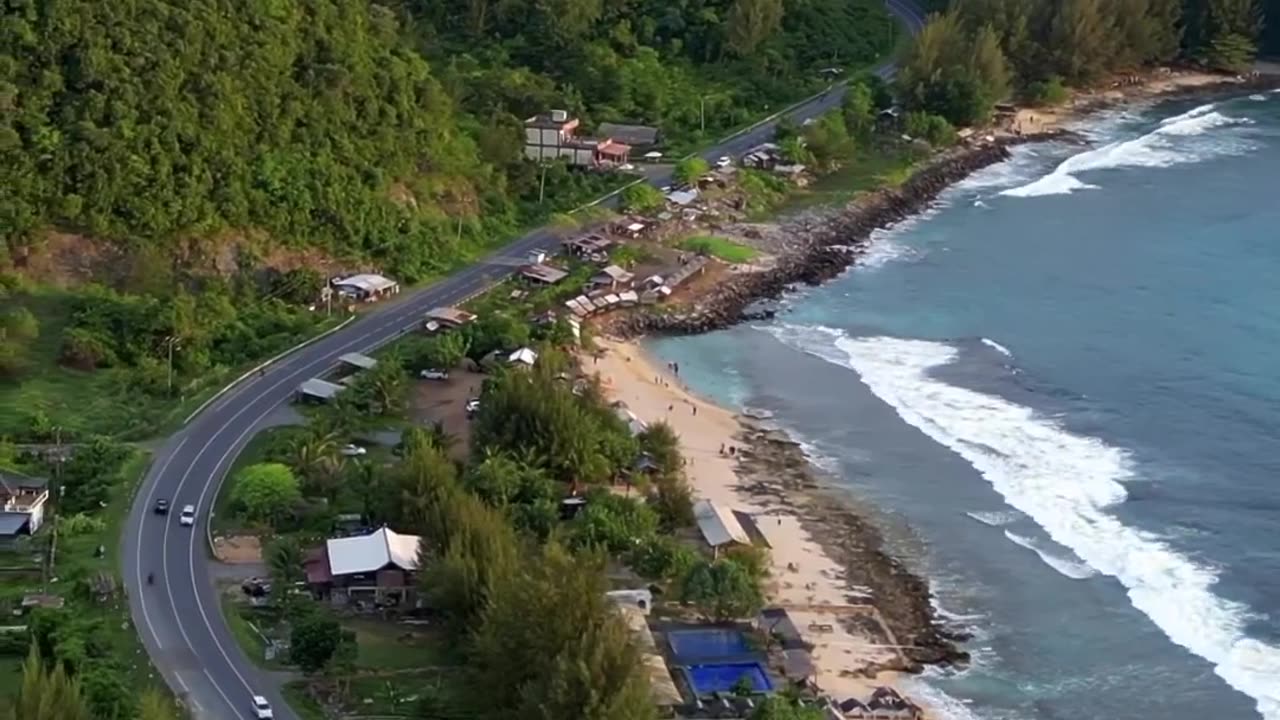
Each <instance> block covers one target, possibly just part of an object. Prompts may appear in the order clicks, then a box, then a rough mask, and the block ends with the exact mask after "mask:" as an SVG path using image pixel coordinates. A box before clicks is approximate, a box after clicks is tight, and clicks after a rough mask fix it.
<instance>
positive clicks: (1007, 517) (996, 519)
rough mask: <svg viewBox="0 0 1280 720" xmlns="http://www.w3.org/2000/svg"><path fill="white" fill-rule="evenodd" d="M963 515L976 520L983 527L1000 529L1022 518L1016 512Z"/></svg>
mask: <svg viewBox="0 0 1280 720" xmlns="http://www.w3.org/2000/svg"><path fill="white" fill-rule="evenodd" d="M965 515H968V516H969V517H971V518H973V519H974V520H977V521H978V522H980V523H982V524H983V525H990V526H991V527H1000V526H1002V525H1008V524H1009V523H1011V522H1013V521H1014V520H1017V519H1018V518H1020V517H1022V514H1021V513H1019V512H1018V511H1016V510H996V511H991V512H967V513H965Z"/></svg>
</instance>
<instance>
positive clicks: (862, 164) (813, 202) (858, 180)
mask: <svg viewBox="0 0 1280 720" xmlns="http://www.w3.org/2000/svg"><path fill="white" fill-rule="evenodd" d="M926 155H927V152H926V151H921V150H919V149H915V148H912V147H908V146H902V145H886V144H885V143H883V142H876V143H874V144H873V146H872V147H868V148H860V149H859V150H858V152H857V154H856V155H855V156H854V157H853V158H852V159H850V160H849V161H848V162H846V163H845V164H844V165H843V166H841V167H840V169H839V170H836V171H835V172H833V173H831V174H829V175H823V176H822V177H820V178H818V179H817V180H816V181H815V182H814V183H813V184H812V185H810V186H809V187H807V188H804V189H801V190H797V191H795V192H794V193H792V194H791V196H790V197H788V199H787V201H786V203H784V204H783V206H782V207H781V208H780V210H781V211H783V212H788V211H795V210H801V209H804V208H807V207H815V206H818V205H843V204H844V203H847V202H849V201H850V200H852V199H853V198H854V197H856V196H857V195H858V194H859V193H863V192H868V191H871V190H877V189H879V188H884V187H897V186H899V185H901V184H902V183H904V182H906V180H907V178H909V177H911V172H912V170H913V169H914V168H915V165H916V163H917V162H919V161H920V160H921V159H923V157H925V156H926Z"/></svg>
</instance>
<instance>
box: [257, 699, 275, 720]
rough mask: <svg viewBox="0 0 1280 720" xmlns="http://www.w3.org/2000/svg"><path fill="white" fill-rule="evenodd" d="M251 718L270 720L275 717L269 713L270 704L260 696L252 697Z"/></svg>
mask: <svg viewBox="0 0 1280 720" xmlns="http://www.w3.org/2000/svg"><path fill="white" fill-rule="evenodd" d="M253 716H254V717H255V718H257V720H271V718H274V717H275V715H273V714H272V713H271V703H269V702H267V699H266V698H264V697H262V696H261V695H254V696H253Z"/></svg>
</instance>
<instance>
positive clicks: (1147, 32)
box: [897, 0, 1280, 124]
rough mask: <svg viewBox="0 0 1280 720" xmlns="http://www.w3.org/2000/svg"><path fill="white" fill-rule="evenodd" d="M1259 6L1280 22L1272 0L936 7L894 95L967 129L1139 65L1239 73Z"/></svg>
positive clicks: (1259, 22)
mask: <svg viewBox="0 0 1280 720" xmlns="http://www.w3.org/2000/svg"><path fill="white" fill-rule="evenodd" d="M1264 5H1265V11H1269V14H1270V15H1271V16H1272V17H1275V18H1276V22H1277V23H1280V2H1276V0H1265V2H1261V1H1259V0H1060V1H1054V0H950V2H943V1H941V0H938V1H935V2H933V3H932V7H933V8H934V9H936V10H940V12H938V13H936V14H935V15H933V16H932V17H931V19H930V22H929V24H928V25H927V26H926V27H925V29H924V30H923V31H922V32H921V33H920V34H919V36H917V38H916V39H915V42H914V43H913V44H912V46H911V49H910V50H909V51H908V52H907V53H906V55H905V57H904V59H903V62H902V68H901V72H900V73H899V76H898V78H897V81H898V89H899V95H900V97H901V99H902V101H903V102H904V104H905V105H906V106H907V107H908V108H909V109H913V110H922V111H927V112H930V113H936V114H938V115H941V116H943V117H945V118H946V119H947V120H949V121H950V122H952V123H956V124H970V123H974V122H979V121H982V120H985V119H986V118H987V116H988V115H989V114H990V112H991V110H992V107H993V105H994V104H995V103H996V102H997V101H999V100H1002V99H1004V98H1005V97H1006V96H1008V95H1009V94H1010V93H1011V92H1012V93H1015V94H1017V95H1020V96H1022V97H1025V98H1026V99H1028V100H1031V101H1041V100H1045V101H1057V100H1060V99H1061V98H1062V97H1063V96H1064V94H1065V87H1066V86H1068V85H1082V84H1087V83H1090V82H1093V81H1096V80H1099V79H1101V78H1102V77H1103V76H1105V75H1107V74H1109V73H1116V72H1123V71H1128V70H1136V69H1139V68H1141V67H1143V66H1151V65H1155V64H1161V63H1170V62H1174V61H1183V62H1187V63H1193V64H1197V65H1200V66H1203V67H1205V68H1208V69H1212V70H1221V71H1228V72H1244V71H1247V70H1248V69H1249V68H1250V66H1251V65H1252V63H1253V61H1254V58H1255V57H1256V56H1257V54H1258V52H1259V51H1260V49H1262V48H1260V45H1259V43H1260V42H1261V41H1262V40H1263V38H1264V36H1263V29H1264V27H1265V25H1266V23H1265V19H1266V15H1267V12H1265V11H1264ZM1266 37H1267V39H1268V40H1270V41H1272V42H1275V39H1276V35H1275V33H1274V32H1273V33H1272V34H1271V35H1269V36H1266Z"/></svg>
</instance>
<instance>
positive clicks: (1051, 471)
mask: <svg viewBox="0 0 1280 720" xmlns="http://www.w3.org/2000/svg"><path fill="white" fill-rule="evenodd" d="M774 332H775V334H776V335H777V336H778V337H779V339H781V340H783V342H787V343H789V344H792V345H793V346H794V347H797V348H799V349H802V350H804V351H806V352H809V353H811V354H813V355H815V356H817V357H820V358H823V359H825V360H827V361H829V362H831V363H833V364H837V365H842V366H844V367H848V368H851V369H853V370H855V371H856V372H857V373H858V374H859V376H860V377H861V379H862V381H863V382H864V383H865V384H866V385H867V387H868V388H870V389H871V391H872V392H873V393H874V394H875V395H876V396H878V397H879V398H880V399H881V400H883V401H884V402H886V403H887V404H889V405H890V406H891V407H893V408H894V410H895V411H896V412H897V413H898V415H899V416H900V417H902V419H903V420H905V421H906V422H908V423H909V424H911V425H913V426H915V427H916V428H918V429H919V430H920V431H921V432H923V433H925V434H926V435H928V436H929V437H931V438H933V439H934V440H935V441H937V442H939V443H941V444H942V445H945V446H946V447H949V448H951V449H952V450H953V451H954V452H955V453H956V454H958V455H960V456H961V457H963V458H965V459H966V460H967V461H968V462H969V463H970V464H972V465H973V466H974V468H976V469H977V470H978V471H979V472H980V473H981V474H982V476H983V477H984V478H985V479H986V480H987V481H988V482H990V483H991V485H992V487H993V488H994V489H995V490H996V491H997V492H998V493H1000V495H1001V496H1003V497H1004V499H1005V501H1006V502H1008V503H1009V504H1010V505H1011V506H1012V507H1014V508H1017V509H1018V510H1020V511H1021V512H1023V513H1025V514H1026V515H1028V516H1029V517H1031V519H1033V520H1034V521H1035V522H1036V523H1037V524H1038V525H1040V527H1042V528H1043V529H1044V530H1045V532H1046V533H1047V534H1048V536H1049V537H1050V538H1051V539H1052V540H1053V541H1054V542H1056V543H1058V544H1059V545H1062V546H1063V547H1066V548H1068V549H1070V550H1071V551H1072V552H1074V553H1075V554H1076V555H1077V556H1078V557H1079V558H1080V559H1081V560H1083V561H1084V562H1085V563H1087V564H1088V565H1089V566H1090V567H1092V568H1094V569H1095V570H1097V571H1098V572H1101V573H1103V574H1105V575H1109V576H1111V577H1114V578H1116V580H1118V581H1119V582H1120V583H1121V584H1122V585H1123V586H1124V587H1125V588H1126V589H1127V591H1128V596H1129V601H1130V602H1131V603H1132V604H1133V606H1134V607H1135V608H1137V609H1138V610H1139V611H1141V612H1142V613H1144V614H1145V615H1146V616H1147V617H1149V618H1150V619H1151V621H1152V622H1154V623H1155V625H1156V626H1157V627H1159V628H1160V629H1161V630H1162V631H1163V632H1164V633H1165V635H1167V636H1168V637H1169V639H1171V640H1172V641H1173V642H1175V643H1177V644H1178V645H1181V646H1182V647H1184V648H1186V649H1187V650H1189V651H1191V652H1193V653H1195V654H1196V655H1198V656H1200V657H1202V658H1204V659H1205V660H1208V661H1209V662H1210V663H1212V664H1213V665H1214V671H1215V672H1216V673H1217V674H1218V675H1219V676H1220V677H1221V678H1222V679H1223V680H1225V681H1226V682H1227V684H1229V685H1230V686H1231V687H1233V688H1235V689H1236V690H1238V691H1240V692H1242V693H1244V694H1246V695H1249V696H1250V697H1252V698H1253V699H1254V700H1255V701H1256V703H1257V708H1258V712H1259V713H1260V714H1261V715H1262V716H1263V717H1264V718H1265V719H1266V720H1280V648H1278V647H1276V646H1273V645H1268V644H1266V643H1264V642H1261V641H1259V640H1255V639H1253V638H1250V637H1248V636H1246V635H1245V634H1244V632H1245V623H1246V621H1247V620H1248V619H1249V610H1248V608H1246V607H1245V606H1243V605H1241V604H1240V603H1236V602H1233V601H1230V600H1227V599H1224V598H1221V597H1219V596H1217V595H1215V594H1214V592H1213V586H1214V584H1215V583H1216V582H1217V579H1218V578H1217V575H1216V573H1215V572H1214V571H1213V569H1211V568H1209V567H1206V566H1204V565H1201V564H1199V563H1196V562H1195V561H1193V560H1191V559H1189V558H1187V557H1185V556H1183V555H1181V554H1179V553H1178V552H1176V551H1175V550H1174V549H1173V548H1171V547H1170V546H1169V545H1168V544H1167V543H1166V542H1165V541H1164V540H1162V539H1161V538H1159V537H1157V536H1155V535H1153V534H1151V533H1148V532H1145V531H1143V530H1140V529H1137V528H1133V527H1130V526H1127V525H1125V524H1124V523H1122V522H1120V521H1119V520H1118V519H1117V518H1116V517H1115V516H1114V515H1112V514H1111V513H1110V512H1108V511H1107V508H1108V507H1109V506H1111V505H1115V504H1117V503H1121V502H1123V501H1124V500H1125V498H1126V493H1125V489H1124V486H1123V485H1122V483H1123V482H1124V481H1126V480H1129V479H1132V477H1133V468H1132V464H1131V461H1130V458H1129V456H1128V454H1127V453H1126V452H1124V451H1123V450H1120V449H1118V448H1115V447H1111V446H1109V445H1107V444H1105V443H1103V442H1101V441H1100V440H1098V439H1096V438H1091V437H1086V436H1081V435H1076V434H1073V433H1070V432H1068V431H1067V430H1065V429H1064V428H1062V427H1061V426H1060V425H1059V424H1057V423H1055V422H1054V421H1052V420H1050V419H1047V418H1044V417H1041V416H1039V415H1037V414H1036V413H1035V412H1034V411H1033V410H1032V409H1030V408H1027V407H1023V406H1020V405H1017V404H1014V403H1011V402H1009V401H1007V400H1004V399H1003V398H1000V397H996V396H991V395H984V394H982V393H978V392H974V391H972V390H968V389H965V388H960V387H956V386H953V385H949V384H947V383H944V382H941V381H939V380H937V379H935V378H934V377H932V376H931V374H930V371H931V370H933V369H934V368H937V367H939V366H943V365H946V364H948V363H950V362H952V361H953V360H954V359H955V358H956V356H957V352H956V350H955V349H954V348H952V347H950V346H948V345H944V344H941V343H936V342H928V341H920V340H901V339H895V338H885V337H876V338H857V339H855V338H849V337H846V336H845V335H844V334H843V333H841V332H839V331H837V330H832V329H829V328H820V327H797V326H787V325H780V326H777V327H776V328H775V329H774Z"/></svg>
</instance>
